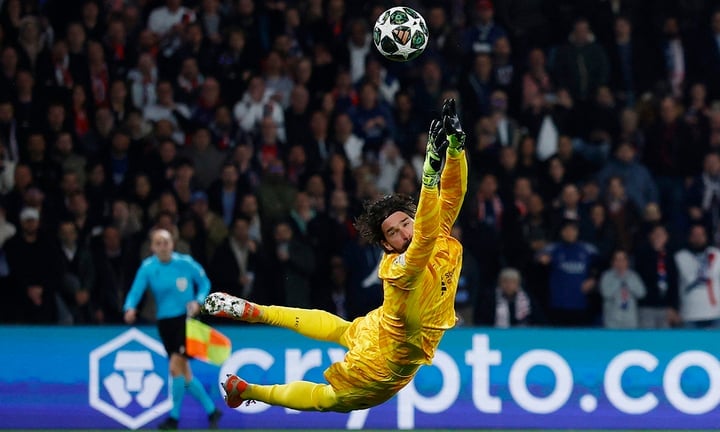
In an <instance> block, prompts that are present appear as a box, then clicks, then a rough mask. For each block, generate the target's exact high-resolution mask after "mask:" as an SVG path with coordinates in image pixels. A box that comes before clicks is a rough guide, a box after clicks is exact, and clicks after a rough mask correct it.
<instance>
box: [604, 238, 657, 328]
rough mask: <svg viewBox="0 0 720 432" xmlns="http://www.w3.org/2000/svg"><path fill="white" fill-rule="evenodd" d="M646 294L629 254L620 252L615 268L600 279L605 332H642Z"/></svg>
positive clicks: (612, 267) (618, 252) (614, 257)
mask: <svg viewBox="0 0 720 432" xmlns="http://www.w3.org/2000/svg"><path fill="white" fill-rule="evenodd" d="M645 293H646V290H645V285H644V284H643V282H642V280H641V279H640V276H638V274H637V273H636V272H635V271H634V270H633V269H631V268H630V266H629V258H628V255H627V252H625V251H623V250H616V251H615V252H614V253H613V258H612V266H611V267H610V268H609V269H608V270H606V271H605V272H603V274H602V276H601V277H600V294H601V295H602V297H603V323H604V324H605V328H611V329H619V328H625V329H635V328H638V300H639V299H642V298H643V297H645Z"/></svg>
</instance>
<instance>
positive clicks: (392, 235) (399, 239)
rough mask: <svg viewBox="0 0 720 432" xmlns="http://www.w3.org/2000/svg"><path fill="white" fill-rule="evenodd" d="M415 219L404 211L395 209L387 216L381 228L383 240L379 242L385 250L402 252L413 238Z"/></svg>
mask: <svg viewBox="0 0 720 432" xmlns="http://www.w3.org/2000/svg"><path fill="white" fill-rule="evenodd" d="M414 226H415V221H414V220H413V218H411V217H410V216H408V215H407V213H405V212H401V211H396V212H395V213H393V214H391V215H390V216H388V217H387V218H386V219H385V220H384V221H383V223H382V225H381V228H382V232H383V236H384V237H385V240H383V241H381V244H382V246H383V248H384V249H385V251H386V252H389V253H399V254H401V253H403V252H405V251H406V250H407V248H408V246H410V242H411V241H412V238H413V227H414Z"/></svg>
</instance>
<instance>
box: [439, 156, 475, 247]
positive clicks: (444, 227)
mask: <svg viewBox="0 0 720 432" xmlns="http://www.w3.org/2000/svg"><path fill="white" fill-rule="evenodd" d="M467 180H468V163H467V159H466V157H465V151H462V152H461V153H460V154H458V155H456V156H450V154H448V155H447V159H446V161H445V168H444V169H443V172H442V177H440V230H441V232H442V233H443V234H445V235H450V232H451V231H452V227H453V224H455V220H456V219H457V217H458V214H460V207H462V204H463V201H464V199H465V193H466V192H467Z"/></svg>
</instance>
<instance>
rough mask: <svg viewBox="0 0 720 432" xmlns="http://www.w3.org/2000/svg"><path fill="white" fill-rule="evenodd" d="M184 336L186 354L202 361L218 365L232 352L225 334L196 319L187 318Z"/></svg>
mask: <svg viewBox="0 0 720 432" xmlns="http://www.w3.org/2000/svg"><path fill="white" fill-rule="evenodd" d="M185 337H186V341H185V350H186V354H187V355H188V356H190V357H192V358H195V359H198V360H202V361H204V362H208V363H212V364H215V365H218V366H220V365H221V364H222V363H223V362H224V361H225V360H227V358H228V357H230V353H231V352H232V344H231V343H230V339H229V338H228V337H227V336H225V335H224V334H222V333H220V332H219V331H217V330H215V329H214V328H212V327H210V326H209V325H207V324H205V323H203V322H200V321H198V320H196V319H192V318H188V319H187V321H186V324H185Z"/></svg>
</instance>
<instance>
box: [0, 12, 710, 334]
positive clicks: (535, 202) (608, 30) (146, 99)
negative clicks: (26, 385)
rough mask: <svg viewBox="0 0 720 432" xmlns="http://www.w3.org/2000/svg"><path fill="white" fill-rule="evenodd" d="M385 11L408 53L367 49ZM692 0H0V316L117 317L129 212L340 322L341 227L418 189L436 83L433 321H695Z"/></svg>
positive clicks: (706, 119) (345, 259)
mask: <svg viewBox="0 0 720 432" xmlns="http://www.w3.org/2000/svg"><path fill="white" fill-rule="evenodd" d="M396 5H406V6H410V7H413V8H415V9H416V10H418V11H419V12H421V13H422V14H423V16H424V17H425V19H426V20H427V24H428V27H429V31H430V38H429V45H428V47H427V49H426V51H425V53H424V54H423V55H422V56H421V57H420V58H418V59H417V60H415V61H412V62H408V63H393V62H389V61H387V60H385V59H384V58H382V57H380V56H379V55H378V52H377V51H376V50H375V48H374V47H373V44H372V40H371V39H372V38H371V33H372V25H373V23H374V21H375V19H376V17H377V16H378V15H379V14H380V13H381V12H382V11H384V10H385V9H386V8H388V7H390V6H396ZM717 6H720V2H718V1H710V0H677V1H676V0H658V1H655V0H553V1H543V0H495V1H494V2H493V1H490V0H478V1H475V0H450V1H430V0H427V1H417V0H406V1H402V2H398V1H374V0H373V1H363V2H355V1H348V0H297V1H293V0H266V1H253V0H0V294H1V295H2V306H0V321H2V322H11V323H60V324H93V323H98V324H101V323H108V324H112V323H121V321H122V313H121V308H122V304H123V301H124V298H125V294H126V293H127V291H128V289H129V285H130V283H131V282H132V280H133V277H134V274H135V272H136V270H137V268H138V265H139V263H140V262H141V260H142V259H143V258H145V257H147V256H148V255H149V253H150V252H149V248H148V240H147V233H148V231H149V230H150V229H152V228H153V227H159V228H165V229H168V230H170V231H171V232H172V233H173V235H174V236H175V240H176V250H177V251H179V252H182V253H189V254H191V255H192V256H193V257H194V258H195V259H196V260H198V261H199V262H200V263H201V264H202V265H203V266H204V268H205V269H206V271H207V273H208V275H209V277H210V279H211V281H212V284H213V290H215V291H226V292H229V293H232V294H235V295H239V296H243V297H246V298H249V299H252V300H255V301H258V302H262V303H273V304H280V305H289V306H298V307H314V308H320V309H326V310H329V311H332V312H334V313H337V314H339V315H341V316H343V317H346V318H348V319H351V318H353V317H355V316H358V315H360V314H363V313H365V312H367V311H368V310H370V309H372V308H374V307H376V306H377V305H379V304H380V302H381V301H382V288H381V286H380V281H379V280H378V278H377V276H376V273H377V264H378V262H379V259H380V256H381V253H382V251H381V250H380V249H378V248H376V247H373V246H370V245H368V244H365V243H364V242H363V241H362V239H360V238H358V235H357V233H356V231H355V229H354V227H353V221H354V218H355V217H356V216H357V215H358V214H359V212H360V211H362V203H363V202H364V201H366V200H369V199H373V198H376V197H378V196H381V195H383V194H388V193H393V192H400V193H405V194H411V195H414V194H417V193H418V190H419V175H420V172H421V166H422V161H423V158H424V149H425V140H426V129H427V126H428V125H429V122H430V120H431V119H432V118H433V117H437V116H438V115H439V110H440V107H441V105H442V101H443V99H444V98H447V97H454V98H456V99H457V100H458V102H459V109H460V112H461V115H462V119H463V126H464V128H465V129H466V131H467V133H468V143H467V150H468V157H469V160H470V166H471V168H470V185H469V191H468V194H467V196H466V199H465V205H464V208H463V209H462V212H461V216H460V219H459V221H458V223H457V226H456V228H455V231H454V235H455V236H457V237H458V238H460V239H461V241H462V243H463V244H464V246H465V256H464V266H463V269H462V277H461V283H460V287H459V290H458V296H457V300H456V306H457V311H458V315H459V323H460V324H462V325H490V326H499V327H508V326H517V325H557V326H606V327H613V328H615V327H629V328H633V327H638V326H640V327H650V328H663V327H670V326H673V327H676V326H686V327H715V326H718V325H719V324H720V305H718V301H719V299H718V297H720V287H719V286H720V263H719V260H718V259H716V258H718V253H720V251H718V249H716V248H715V246H716V245H717V244H718V242H719V241H720V231H719V230H718V224H719V222H720V156H719V155H720V153H718V150H720V105H718V104H717V102H716V101H717V100H720V78H719V77H720V9H716V7H717ZM153 307H154V306H153V301H152V299H151V298H148V299H146V301H145V302H144V304H143V312H144V313H143V316H144V317H145V318H146V319H148V320H149V319H151V318H150V317H153V316H154V313H153Z"/></svg>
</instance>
